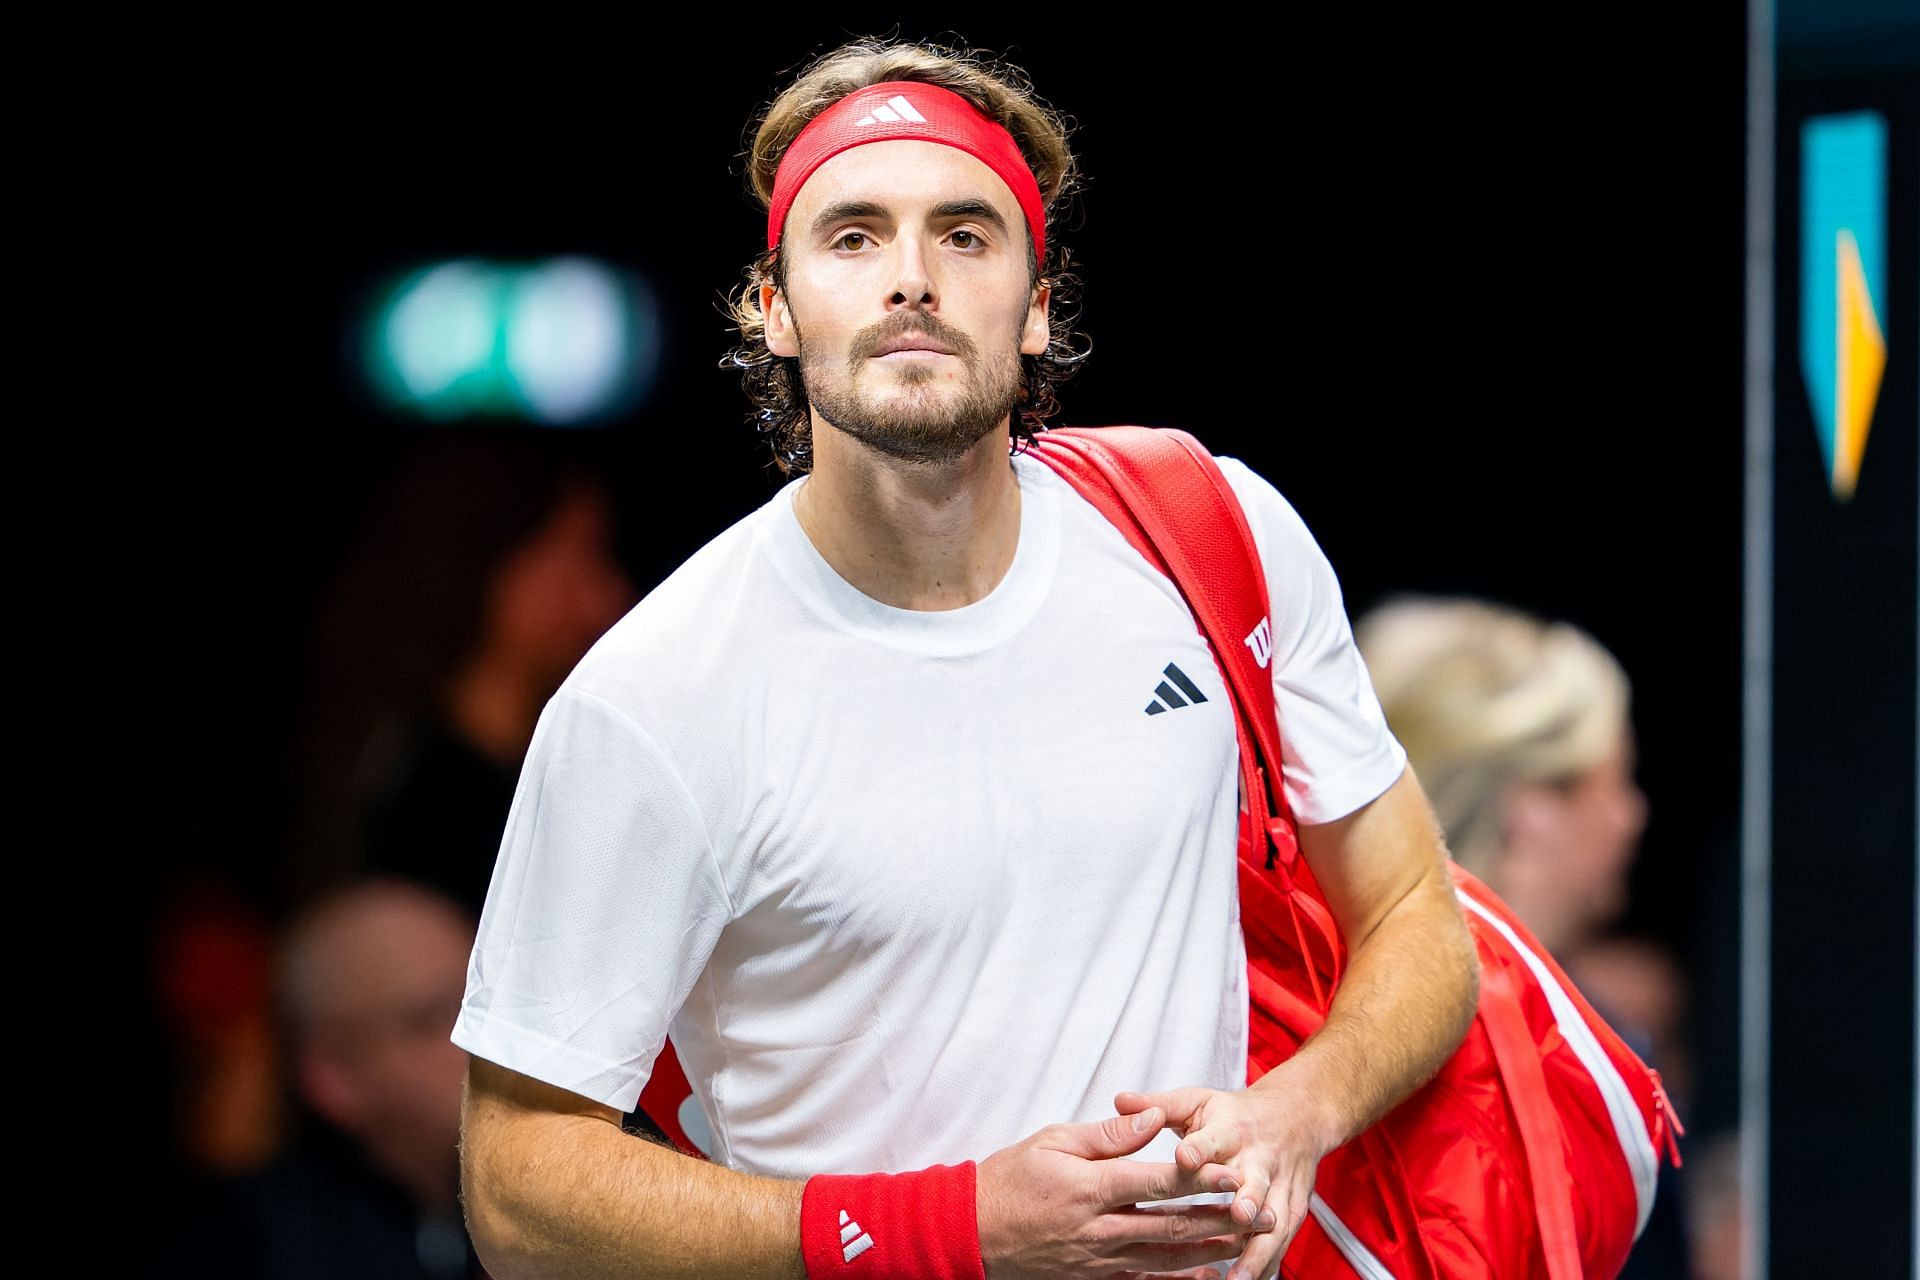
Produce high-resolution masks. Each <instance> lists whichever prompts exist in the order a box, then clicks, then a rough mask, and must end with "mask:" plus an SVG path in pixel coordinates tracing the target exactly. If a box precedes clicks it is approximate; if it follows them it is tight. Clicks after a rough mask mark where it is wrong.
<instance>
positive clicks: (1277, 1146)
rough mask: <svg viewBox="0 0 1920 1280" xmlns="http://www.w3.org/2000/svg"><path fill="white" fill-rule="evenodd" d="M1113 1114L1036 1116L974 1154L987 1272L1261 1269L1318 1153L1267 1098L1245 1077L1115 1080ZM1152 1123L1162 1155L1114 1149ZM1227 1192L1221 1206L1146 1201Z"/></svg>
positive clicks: (1132, 1147) (1187, 1274)
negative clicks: (1164, 1159)
mask: <svg viewBox="0 0 1920 1280" xmlns="http://www.w3.org/2000/svg"><path fill="white" fill-rule="evenodd" d="M1114 1102H1115V1107H1116V1109H1117V1110H1118V1111H1120V1113H1121V1114H1119V1115H1117V1116H1115V1117H1113V1118H1111V1119H1108V1120H1103V1121H1095V1122H1090V1123H1084V1124H1061V1125H1049V1126H1048V1127H1047V1128H1045V1129H1042V1130H1040V1131H1039V1132H1038V1133H1036V1134H1034V1135H1033V1136H1032V1137H1029V1138H1027V1139H1025V1140H1024V1141H1022V1142H1019V1143H1016V1144H1015V1145H1014V1146H1011V1147H1008V1148H1006V1149H1004V1150H1001V1151H997V1152H995V1153H994V1154H993V1155H991V1156H988V1157H987V1158H986V1159H985V1160H983V1161H982V1162H981V1163H980V1166H979V1170H978V1179H977V1188H978V1190H977V1196H978V1209H979V1214H978V1220H979V1228H980V1247H981V1256H982V1259H983V1260H984V1262H985V1263H986V1273H987V1277H988V1280H1027V1278H1028V1277H1039V1276H1049V1277H1062V1276H1065V1277H1080V1278H1086V1280H1091V1278H1093V1277H1099V1278H1100V1280H1115V1278H1125V1280H1135V1278H1138V1277H1147V1276H1154V1277H1161V1278H1162V1280H1167V1278H1170V1277H1179V1278H1183V1280H1218V1272H1217V1271H1216V1270H1215V1269H1214V1268H1213V1267H1211V1266H1208V1265H1206V1264H1208V1263H1216V1262H1224V1261H1227V1260H1229V1259H1233V1260H1235V1267H1234V1269H1233V1271H1232V1272H1230V1273H1229V1274H1230V1275H1232V1276H1233V1277H1236V1280H1240V1278H1243V1277H1245V1278H1250V1277H1261V1278H1263V1280H1264V1278H1265V1277H1268V1276H1271V1275H1272V1274H1273V1273H1274V1271H1275V1270H1276V1269H1277V1267H1278V1264H1279V1259H1280V1257H1281V1255H1282V1254H1284V1253H1285V1251H1286V1247H1287V1244H1288V1243H1289V1242H1291V1240H1292V1238H1293V1234H1294V1232H1295V1231H1296V1230H1298V1229H1299V1226H1300V1221H1301V1219H1302V1218H1304V1217H1305V1215H1306V1205H1307V1197H1308V1196H1309V1195H1310V1194H1311V1192H1312V1190H1313V1174H1314V1169H1315V1167H1316V1166H1317V1165H1318V1163H1319V1158H1320V1156H1321V1155H1322V1154H1323V1152H1321V1151H1320V1150H1318V1149H1317V1148H1316V1147H1315V1146H1314V1145H1313V1144H1312V1143H1310V1142H1307V1141H1304V1139H1303V1137H1302V1135H1301V1134H1300V1133H1299V1131H1298V1127H1297V1125H1296V1124H1294V1123H1292V1122H1290V1120H1289V1117H1287V1116H1285V1115H1284V1114H1281V1112H1282V1108H1281V1107H1280V1106H1279V1105H1278V1104H1277V1102H1276V1100H1275V1099H1274V1098H1272V1097H1270V1096H1268V1095H1265V1094H1256V1093H1254V1092H1253V1091H1250V1090H1242V1091H1237V1092H1227V1091H1223V1090H1215V1089H1198V1088H1196V1089H1177V1090H1173V1091H1170V1092H1167V1093H1157V1094H1141V1093H1121V1094H1119V1095H1117V1096H1116V1098H1115V1100H1114ZM1162 1128H1172V1129H1174V1130H1175V1131H1176V1132H1178V1133H1179V1134H1180V1135H1181V1138H1182V1141H1181V1143H1180V1147H1179V1150H1178V1152H1177V1155H1176V1158H1175V1162H1174V1163H1173V1164H1161V1163H1154V1162H1148V1161H1140V1160H1128V1159H1122V1158H1120V1157H1124V1156H1128V1155H1130V1154H1132V1153H1133V1152H1136V1151H1138V1150H1140V1149H1141V1148H1142V1147H1144V1146H1146V1145H1147V1143H1149V1142H1151V1141H1152V1140H1153V1138H1154V1136H1155V1135H1156V1134H1158V1133H1159V1132H1160V1130H1161V1129H1162ZM1207 1192H1239V1193H1241V1194H1239V1195H1237V1196H1236V1197H1235V1199H1234V1201H1233V1203H1232V1204H1231V1205H1224V1204H1192V1205H1151V1206H1149V1207H1144V1208H1143V1207H1141V1206H1142V1205H1143V1204H1146V1203H1147V1202H1150V1201H1156V1200H1171V1199H1176V1198H1179V1197H1182V1196H1190V1195H1198V1194H1203V1193H1207Z"/></svg>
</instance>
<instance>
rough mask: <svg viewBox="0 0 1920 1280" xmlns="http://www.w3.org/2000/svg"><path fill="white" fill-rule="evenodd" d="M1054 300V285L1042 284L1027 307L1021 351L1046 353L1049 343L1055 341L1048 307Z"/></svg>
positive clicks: (1029, 354) (1027, 353) (1033, 353)
mask: <svg viewBox="0 0 1920 1280" xmlns="http://www.w3.org/2000/svg"><path fill="white" fill-rule="evenodd" d="M1052 302H1053V286H1052V285H1050V284H1049V285H1042V286H1040V289H1039V291H1038V292H1037V293H1035V294H1034V295H1033V301H1032V303H1030V304H1029V305H1028V307H1027V323H1026V327H1025V328H1024V329H1022V330H1021V332H1020V353H1021V354H1022V355H1028V356H1038V355H1045V354H1046V351H1047V344H1048V343H1049V342H1051V341H1053V331H1052V329H1050V328H1049V327H1048V321H1047V308H1048V307H1049V306H1050V305H1051V304H1052Z"/></svg>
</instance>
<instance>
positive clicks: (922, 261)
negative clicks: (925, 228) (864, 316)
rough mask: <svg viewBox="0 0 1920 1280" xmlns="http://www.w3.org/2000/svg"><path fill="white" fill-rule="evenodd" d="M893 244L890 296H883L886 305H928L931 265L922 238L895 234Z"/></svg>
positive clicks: (932, 300) (931, 274)
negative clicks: (886, 297) (891, 290)
mask: <svg viewBox="0 0 1920 1280" xmlns="http://www.w3.org/2000/svg"><path fill="white" fill-rule="evenodd" d="M893 243H894V260H893V295H892V296H891V297H889V298H888V299H887V306H888V308H889V309H892V308H894V307H930V306H932V305H933V304H934V302H935V297H934V289H933V268H932V265H931V262H930V259H929V255H928V245H927V243H926V241H925V240H923V239H922V238H921V237H920V236H917V235H912V234H906V235H900V236H896V237H895V238H894V242H893Z"/></svg>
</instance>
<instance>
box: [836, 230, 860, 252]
mask: <svg viewBox="0 0 1920 1280" xmlns="http://www.w3.org/2000/svg"><path fill="white" fill-rule="evenodd" d="M866 238H867V237H866V233H865V232H861V231H849V232H847V233H846V234H845V235H843V236H841V237H840V238H839V239H838V240H835V241H834V242H833V247H834V248H836V249H839V248H844V247H845V246H846V243H847V241H849V240H865V239H866ZM855 247H856V248H857V247H858V246H855Z"/></svg>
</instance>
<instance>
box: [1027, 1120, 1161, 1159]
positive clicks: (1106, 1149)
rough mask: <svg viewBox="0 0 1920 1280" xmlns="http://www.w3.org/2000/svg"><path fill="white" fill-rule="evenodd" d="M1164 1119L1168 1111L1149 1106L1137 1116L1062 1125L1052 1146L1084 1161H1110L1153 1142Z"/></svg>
mask: <svg viewBox="0 0 1920 1280" xmlns="http://www.w3.org/2000/svg"><path fill="white" fill-rule="evenodd" d="M1164 1119H1165V1113H1164V1112H1162V1111H1161V1110H1160V1108H1158V1107H1148V1108H1147V1109H1146V1110H1145V1111H1142V1112H1140V1113H1138V1114H1137V1115H1130V1116H1109V1117H1108V1118H1107V1119H1105V1120H1088V1121H1086V1122H1084V1123H1082V1124H1063V1125H1060V1126H1058V1129H1057V1135H1056V1139H1055V1141H1054V1143H1053V1147H1054V1150H1056V1151H1064V1152H1066V1153H1067V1154H1068V1155H1073V1156H1079V1157H1080V1158H1081V1159H1083V1160H1110V1159H1112V1158H1113V1157H1115V1156H1124V1155H1129V1154H1131V1153H1133V1152H1135V1151H1138V1150H1139V1149H1140V1148H1142V1147H1144V1146H1146V1145H1147V1144H1148V1143H1149V1142H1152V1141H1153V1137H1154V1135H1155V1134H1157V1133H1159V1132H1160V1125H1161V1122H1162V1121H1163V1120H1164Z"/></svg>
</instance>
